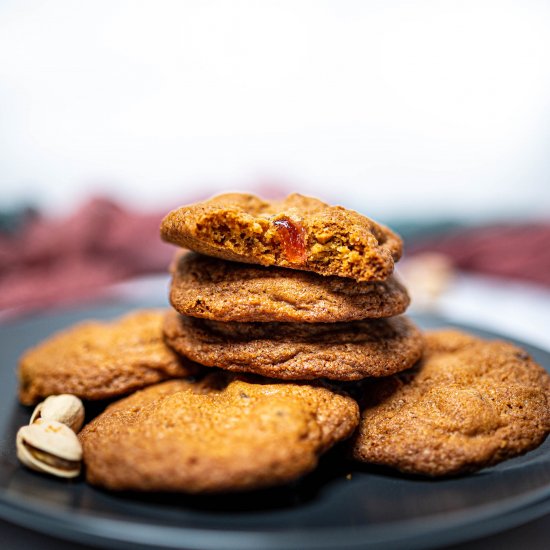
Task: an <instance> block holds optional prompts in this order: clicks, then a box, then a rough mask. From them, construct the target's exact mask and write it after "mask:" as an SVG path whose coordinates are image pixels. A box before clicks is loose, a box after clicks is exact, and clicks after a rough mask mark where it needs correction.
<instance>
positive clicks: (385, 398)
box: [351, 330, 550, 476]
mask: <svg viewBox="0 0 550 550" xmlns="http://www.w3.org/2000/svg"><path fill="white" fill-rule="evenodd" d="M362 396H363V400H364V403H362V405H363V411H362V418H361V424H360V427H359V429H358V430H357V432H356V435H355V436H354V438H353V441H352V442H351V446H352V453H353V456H354V457H355V458H356V459H357V460H360V461H364V462H368V463H372V464H379V465H384V466H389V467H392V468H396V469H398V470H400V471H402V472H406V473H412V474H420V475H425V476H445V475H447V476H448V475H457V474H463V473H468V472H472V471H475V470H478V469H480V468H483V467H485V466H491V465H494V464H497V463H498V462H501V461H503V460H506V459H508V458H512V457H514V456H517V455H521V454H523V453H525V452H527V451H529V450H531V449H534V448H535V447H537V446H538V445H540V444H541V443H542V442H543V441H544V439H545V438H546V436H547V435H548V433H549V432H550V376H549V375H548V373H547V372H546V371H545V370H544V369H543V368H542V367H540V366H539V365H537V364H536V363H535V362H534V361H533V360H532V359H531V358H530V356H529V355H528V354H527V353H526V352H525V351H523V350H522V349H520V348H518V347H516V346H514V345H512V344H510V343H508V342H502V341H484V340H481V339H479V338H476V337H474V336H471V335H469V334H465V333H463V332H460V331H456V330H441V331H433V332H429V333H427V334H426V349H425V351H424V357H423V359H422V360H421V361H420V363H419V364H418V366H417V367H415V368H414V369H412V370H411V371H409V372H404V373H401V374H396V375H394V376H391V377H389V378H385V379H382V380H376V381H366V383H365V385H364V387H363V388H362Z"/></svg>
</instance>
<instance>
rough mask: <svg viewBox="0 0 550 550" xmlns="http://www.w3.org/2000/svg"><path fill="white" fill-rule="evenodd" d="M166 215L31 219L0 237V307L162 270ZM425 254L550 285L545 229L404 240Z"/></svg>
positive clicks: (102, 209) (70, 297)
mask: <svg viewBox="0 0 550 550" xmlns="http://www.w3.org/2000/svg"><path fill="white" fill-rule="evenodd" d="M281 188H282V186H278V187H274V189H275V191H274V193H275V192H276V193H275V194H277V195H280V194H281ZM264 191H265V189H264ZM264 194H265V193H264ZM166 212H167V210H164V211H163V212H158V213H138V212H132V211H129V210H127V209H125V208H123V207H121V206H119V205H117V204H116V203H114V202H112V201H110V200H107V199H93V200H91V201H89V202H88V203H86V204H84V205H83V206H82V207H81V208H80V209H79V210H78V211H77V212H76V213H75V214H73V215H71V216H69V217H67V218H65V219H61V220H50V219H46V218H41V217H37V218H35V219H33V220H31V221H30V222H29V223H28V224H26V225H25V226H24V228H23V229H22V230H21V231H19V232H18V233H16V234H14V235H0V309H1V310H9V313H11V314H18V313H23V312H25V311H28V310H32V309H37V308H44V307H48V306H53V305H59V304H67V303H72V302H80V301H83V300H85V299H90V298H93V297H94V296H97V295H98V294H100V293H101V292H103V290H104V289H105V288H107V287H108V285H109V284H111V283H114V282H118V281H122V280H125V279H128V278H131V277H134V276H139V275H145V274H150V273H165V272H167V270H168V265H169V263H170V260H171V257H172V255H173V253H174V251H175V247H173V246H171V245H168V244H166V243H163V242H162V241H161V240H160V236H159V225H160V221H161V219H162V217H163V215H164V214H165V213H166ZM426 251H433V252H440V253H442V254H444V255H446V256H448V257H449V258H450V259H451V261H452V262H453V264H454V266H455V267H456V268H457V269H460V270H465V271H474V272H477V273H483V274H487V275H494V276H499V277H506V278H513V279H523V280H526V281H531V282H536V283H539V284H543V285H547V286H550V224H544V223H541V224H530V225H516V226H512V225H499V226H491V227H476V228H471V229H463V230H457V231H456V232H453V233H452V234H448V235H443V236H437V235H434V236H433V237H430V238H429V239H428V240H423V241H422V242H419V243H410V244H409V243H407V255H411V256H412V255H414V254H415V253H420V252H426Z"/></svg>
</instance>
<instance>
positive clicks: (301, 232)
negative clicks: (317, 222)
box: [273, 218, 307, 264]
mask: <svg viewBox="0 0 550 550" xmlns="http://www.w3.org/2000/svg"><path fill="white" fill-rule="evenodd" d="M273 225H274V226H275V228H276V229H277V234H278V235H279V238H280V240H281V245H282V248H283V254H284V255H285V258H286V259H287V261H289V262H291V263H293V264H303V263H305V262H306V259H307V251H306V237H307V235H306V230H305V229H304V226H303V225H302V224H301V223H300V222H295V221H293V220H291V219H290V218H279V219H278V220H275V221H274V222H273Z"/></svg>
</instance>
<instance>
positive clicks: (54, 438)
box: [16, 418, 82, 478]
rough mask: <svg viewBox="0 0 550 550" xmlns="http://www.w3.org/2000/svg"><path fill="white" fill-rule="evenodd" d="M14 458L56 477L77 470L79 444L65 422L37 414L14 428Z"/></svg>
mask: <svg viewBox="0 0 550 550" xmlns="http://www.w3.org/2000/svg"><path fill="white" fill-rule="evenodd" d="M16 445H17V458H19V460H20V461H21V462H22V463H23V464H24V465H25V466H27V467H28V468H31V469H32V470H36V471H38V472H45V473H48V474H52V475H54V476H58V477H66V478H70V477H76V476H78V475H79V474H80V468H81V461H82V446H81V445H80V441H79V440H78V437H77V436H76V434H75V433H74V432H73V431H72V430H71V429H70V428H69V427H68V426H66V425H65V424H62V423H61V422H56V421H55V420H45V419H43V418H39V419H38V420H35V422H34V423H33V424H30V425H29V426H23V427H22V428H20V429H19V431H18V432H17V439H16Z"/></svg>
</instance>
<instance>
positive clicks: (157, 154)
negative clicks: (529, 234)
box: [0, 0, 550, 219]
mask: <svg viewBox="0 0 550 550" xmlns="http://www.w3.org/2000/svg"><path fill="white" fill-rule="evenodd" d="M549 29H550V3H549V2H543V1H536V0H522V1H521V2H518V1H514V2H507V1H490V0H476V1H457V2H454V1H436V0H434V1H406V2H397V1H389V0H385V1H333V2H326V1H319V0H318V1H312V2H305V1H299V0H298V1H296V0H293V1H289V2H286V1H277V2H269V1H250V2H246V1H242V2H241V1H225V2H224V1H212V0H200V1H191V2H185V1H175V2H167V1H164V2H163V1H152V2H137V1H116V0H115V1H113V0H108V1H99V0H95V1H89V2H84V1H79V2H75V1H72V0H51V1H49V2H42V1H36V0H26V1H24V2H21V1H15V0H14V1H6V0H4V1H3V2H1V3H0V206H1V205H12V204H15V203H17V202H18V201H21V200H25V199H32V200H33V201H38V202H39V203H41V204H43V205H45V206H47V207H48V208H49V209H50V210H53V211H60V210H61V211H63V210H67V209H69V208H72V207H73V206H74V205H75V203H77V202H78V201H80V200H81V199H82V198H83V197H85V196H87V195H90V194H92V193H98V192H102V193H107V194H110V195H112V196H114V197H120V198H123V199H125V200H127V201H131V202H132V203H134V204H136V205H138V206H141V207H146V208H153V207H157V206H158V207H161V206H162V205H165V204H173V203H177V202H179V201H180V200H181V201H183V200H186V199H187V198H188V197H196V196H197V195H204V194H209V193H210V192H213V191H218V190H222V189H228V188H241V189H246V188H251V186H253V185H256V184H257V183H258V182H259V183H261V184H266V182H267V183H269V182H280V181H282V182H285V184H286V185H287V187H289V188H293V189H299V190H301V191H303V192H306V193H310V194H316V195H321V196H322V197H325V198H327V199H329V200H331V201H335V202H339V203H344V204H346V205H350V206H354V207H356V208H357V209H360V210H362V211H363V212H365V213H367V214H369V215H372V216H374V217H377V216H380V217H395V216H405V217H414V216H416V215H433V216H437V217H442V216H446V215H451V216H459V217H462V218H469V219H472V218H475V219H478V218H480V217H482V218H497V217H505V216H512V217H517V216H522V217H525V216H529V217H533V216H537V217H540V216H542V215H544V214H545V213H548V212H550V181H549V174H550V155H549V154H548V153H549V146H550V124H549V122H550V30H549Z"/></svg>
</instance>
